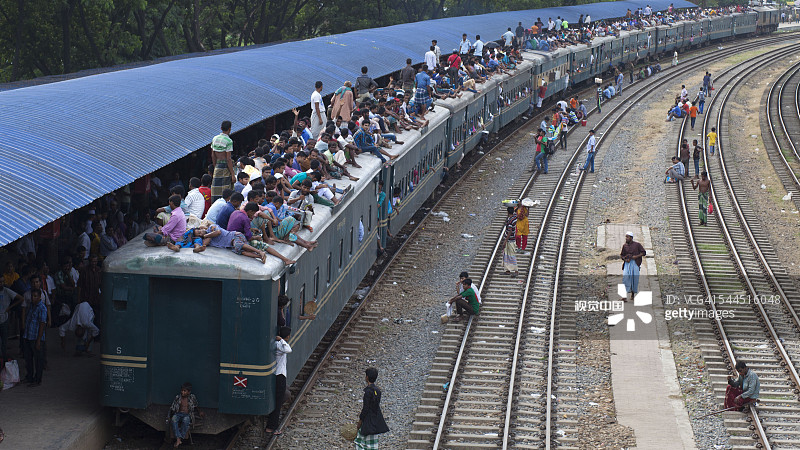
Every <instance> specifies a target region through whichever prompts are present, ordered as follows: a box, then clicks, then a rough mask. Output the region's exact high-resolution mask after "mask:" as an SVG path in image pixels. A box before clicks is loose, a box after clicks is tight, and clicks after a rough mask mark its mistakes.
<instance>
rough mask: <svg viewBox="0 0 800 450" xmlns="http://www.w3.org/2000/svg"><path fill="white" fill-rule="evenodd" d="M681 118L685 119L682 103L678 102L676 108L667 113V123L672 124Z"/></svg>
mask: <svg viewBox="0 0 800 450" xmlns="http://www.w3.org/2000/svg"><path fill="white" fill-rule="evenodd" d="M681 117H683V108H681V105H680V103H678V102H676V103H675V106H673V107H672V108H670V109H669V111H667V120H666V121H667V122H670V121H672V120H674V119H676V118H678V119H680V118H681Z"/></svg>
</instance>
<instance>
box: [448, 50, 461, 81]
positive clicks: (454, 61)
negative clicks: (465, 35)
mask: <svg viewBox="0 0 800 450" xmlns="http://www.w3.org/2000/svg"><path fill="white" fill-rule="evenodd" d="M447 63H448V64H450V67H449V68H448V69H447V76H448V77H450V85H451V86H453V87H455V88H458V87H459V85H458V68H459V67H461V57H460V56H458V52H455V51H454V52H453V54H452V55H450V56H449V57H448V58H447Z"/></svg>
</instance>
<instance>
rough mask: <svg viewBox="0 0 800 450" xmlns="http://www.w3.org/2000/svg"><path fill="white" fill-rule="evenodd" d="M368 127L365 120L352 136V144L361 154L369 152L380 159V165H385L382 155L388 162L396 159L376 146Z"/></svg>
mask: <svg viewBox="0 0 800 450" xmlns="http://www.w3.org/2000/svg"><path fill="white" fill-rule="evenodd" d="M426 124H427V123H426ZM369 127H370V123H369V121H366V120H365V121H364V122H363V124H362V125H361V128H360V129H359V130H358V131H357V132H356V134H355V135H354V136H353V142H354V143H355V145H356V147H358V149H359V150H360V151H361V152H370V153H372V154H373V155H375V156H377V157H378V158H380V160H381V163H386V158H384V157H383V155H386V156H388V157H389V159H390V160H394V159H396V158H397V155H392V154H391V153H389V152H387V151H385V150H383V149H381V148H379V147H377V146H376V144H375V139H374V138H373V137H372V134H371V133H370V132H369Z"/></svg>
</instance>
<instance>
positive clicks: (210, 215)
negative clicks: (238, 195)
mask: <svg viewBox="0 0 800 450" xmlns="http://www.w3.org/2000/svg"><path fill="white" fill-rule="evenodd" d="M233 192H234V191H233V189H230V188H228V189H225V190H224V191H222V197H221V198H218V199H217V200H216V201H215V202H214V203H212V204H211V207H210V208H208V212H207V213H206V217H205V218H204V220H203V221H204V222H205V221H208V223H217V217H218V216H219V213H220V212H222V210H223V209H225V205H226V204H227V203H228V201H229V200H230V199H231V195H233Z"/></svg>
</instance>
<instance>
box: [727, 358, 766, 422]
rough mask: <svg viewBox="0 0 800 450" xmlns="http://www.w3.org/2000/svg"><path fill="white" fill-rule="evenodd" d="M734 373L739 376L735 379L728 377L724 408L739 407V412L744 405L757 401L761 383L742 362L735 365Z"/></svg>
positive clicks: (742, 409)
mask: <svg viewBox="0 0 800 450" xmlns="http://www.w3.org/2000/svg"><path fill="white" fill-rule="evenodd" d="M736 372H737V373H738V374H739V376H738V377H736V378H735V379H734V378H733V377H732V376H730V375H729V376H728V387H727V388H726V389H725V408H736V407H739V411H744V409H745V407H746V406H745V405H747V404H748V403H754V402H756V401H758V394H759V393H760V392H761V383H760V382H759V381H758V375H756V374H755V372H753V371H752V370H750V368H748V367H747V364H745V363H744V361H738V362H737V363H736Z"/></svg>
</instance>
